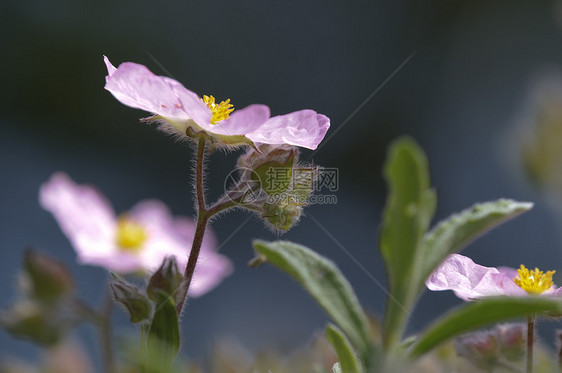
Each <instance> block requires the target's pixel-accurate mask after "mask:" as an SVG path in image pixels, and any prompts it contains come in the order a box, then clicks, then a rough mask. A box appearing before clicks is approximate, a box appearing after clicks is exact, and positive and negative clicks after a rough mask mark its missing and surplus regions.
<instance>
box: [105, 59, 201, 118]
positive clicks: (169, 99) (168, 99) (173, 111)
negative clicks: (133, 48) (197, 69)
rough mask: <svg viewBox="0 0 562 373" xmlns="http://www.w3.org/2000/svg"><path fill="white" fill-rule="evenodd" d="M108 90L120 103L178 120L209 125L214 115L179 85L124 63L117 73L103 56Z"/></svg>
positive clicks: (143, 67)
mask: <svg viewBox="0 0 562 373" xmlns="http://www.w3.org/2000/svg"><path fill="white" fill-rule="evenodd" d="M104 61H105V64H106V66H107V72H108V75H107V76H106V78H105V82H106V84H105V89H107V90H108V91H109V92H111V94H113V96H115V98H116V99H117V100H119V101H120V102H121V103H123V104H125V105H127V106H130V107H133V108H136V109H141V110H145V111H148V112H150V113H153V114H158V115H160V116H162V117H165V118H170V119H176V120H189V119H193V120H194V121H195V122H197V123H198V124H200V123H208V122H209V120H210V117H211V112H210V110H209V109H208V108H207V106H206V105H205V104H204V103H203V102H202V101H201V99H200V98H199V96H197V95H196V94H195V93H193V92H191V91H190V90H188V89H187V88H185V87H184V86H183V85H181V84H180V83H179V82H177V81H175V80H174V79H170V78H168V77H165V76H157V75H155V74H153V73H152V72H151V71H150V70H148V69H147V68H146V66H143V65H139V64H136V63H133V62H125V63H122V64H121V65H119V67H118V68H117V69H115V67H114V66H113V65H112V64H111V62H109V59H108V58H107V57H105V56H104Z"/></svg>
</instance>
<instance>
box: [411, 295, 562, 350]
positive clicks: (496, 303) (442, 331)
mask: <svg viewBox="0 0 562 373" xmlns="http://www.w3.org/2000/svg"><path fill="white" fill-rule="evenodd" d="M561 311H562V301H560V300H557V299H555V298H548V297H540V296H528V297H519V298H515V297H494V298H486V299H482V300H479V301H475V302H470V303H466V304H464V305H463V306H461V307H458V308H457V309H455V310H453V311H451V312H450V313H449V314H447V315H445V316H444V317H441V318H440V319H439V320H437V321H436V322H435V323H434V324H433V325H431V326H429V328H428V329H427V330H426V331H425V332H423V333H422V334H421V336H420V337H419V338H418V339H417V340H416V342H415V343H414V344H413V345H412V347H411V349H410V353H409V355H410V357H411V358H414V359H415V358H418V357H420V356H422V355H423V354H425V353H427V352H429V351H430V350H431V349H433V348H435V347H437V346H438V345H440V344H441V343H443V342H445V341H447V340H448V339H449V338H452V337H454V336H456V335H458V334H461V333H466V332H468V331H470V330H473V329H476V328H480V327H483V326H486V325H489V324H492V323H495V322H500V321H505V320H508V319H513V318H517V317H524V316H531V315H535V314H541V313H546V312H548V313H559V312H561Z"/></svg>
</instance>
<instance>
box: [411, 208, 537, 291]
mask: <svg viewBox="0 0 562 373" xmlns="http://www.w3.org/2000/svg"><path fill="white" fill-rule="evenodd" d="M532 207H533V204H532V203H529V202H517V201H512V200H509V199H500V200H497V201H493V202H486V203H479V204H476V205H474V206H472V207H471V208H469V209H466V210H464V211H462V212H460V213H458V214H454V215H451V216H450V217H449V218H447V219H445V220H443V221H441V222H440V223H439V224H437V225H436V226H435V228H433V229H432V230H431V231H430V232H428V233H427V234H426V235H425V237H424V240H423V244H422V249H421V251H422V253H423V254H422V258H423V262H422V263H423V266H422V270H421V272H420V278H419V280H420V281H419V282H418V284H419V289H420V290H422V289H423V286H424V281H425V280H426V279H427V278H428V277H429V275H430V274H431V273H432V272H433V271H434V270H435V268H436V267H437V266H438V265H439V264H440V263H441V262H442V261H443V260H444V259H445V257H446V256H447V255H449V254H452V253H454V252H458V251H460V250H461V249H462V248H463V247H465V246H466V245H468V244H469V243H470V242H471V241H472V240H474V239H475V238H477V237H479V236H480V235H482V234H484V233H486V232H487V231H489V230H490V229H492V228H494V227H496V226H497V225H499V224H501V223H503V222H505V221H507V220H509V219H512V218H514V217H516V216H518V215H520V214H522V213H524V212H525V211H528V210H530V209H531V208H532Z"/></svg>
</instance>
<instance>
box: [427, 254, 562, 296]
mask: <svg viewBox="0 0 562 373" xmlns="http://www.w3.org/2000/svg"><path fill="white" fill-rule="evenodd" d="M553 274H554V271H548V272H546V273H543V272H542V271H539V270H538V269H537V268H535V269H534V270H532V271H529V270H528V269H527V268H525V266H523V265H521V268H520V269H518V270H516V269H513V268H506V267H499V268H493V267H484V266H481V265H478V264H476V263H474V262H473V261H472V260H471V259H470V258H468V257H466V256H462V255H459V254H452V255H449V256H448V257H447V259H445V261H444V262H443V263H441V265H440V266H439V267H438V268H437V269H436V270H435V271H434V272H433V273H432V274H431V276H429V278H428V279H427V280H426V282H425V284H426V286H427V287H428V289H429V290H434V291H441V290H452V291H454V292H455V295H456V296H457V297H459V298H461V299H464V300H466V301H469V300H473V299H478V298H482V297H489V296H497V295H508V296H526V295H529V294H534V295H536V294H542V295H550V296H558V295H562V288H556V286H555V285H554V284H553V283H552V275H553Z"/></svg>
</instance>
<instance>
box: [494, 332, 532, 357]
mask: <svg viewBox="0 0 562 373" xmlns="http://www.w3.org/2000/svg"><path fill="white" fill-rule="evenodd" d="M496 336H497V340H498V344H499V347H500V352H501V353H502V354H503V355H504V356H505V357H506V358H507V359H508V360H511V361H514V360H520V359H521V358H522V357H523V356H524V355H525V351H526V344H527V326H526V325H525V324H521V323H516V324H502V325H498V326H497V327H496Z"/></svg>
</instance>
